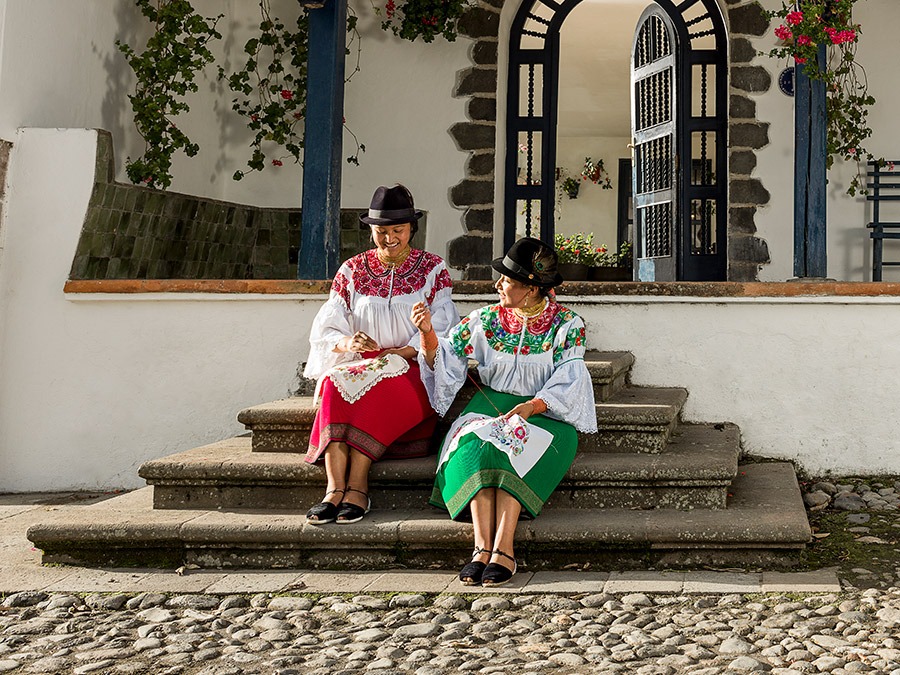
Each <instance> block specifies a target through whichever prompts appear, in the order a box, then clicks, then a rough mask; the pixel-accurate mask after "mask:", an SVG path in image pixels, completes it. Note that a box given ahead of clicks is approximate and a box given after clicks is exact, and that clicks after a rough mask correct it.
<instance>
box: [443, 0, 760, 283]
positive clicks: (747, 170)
mask: <svg viewBox="0 0 900 675" xmlns="http://www.w3.org/2000/svg"><path fill="white" fill-rule="evenodd" d="M725 2H726V4H727V5H728V9H727V10H726V11H727V14H728V23H729V31H730V33H731V35H730V38H731V66H730V73H729V75H730V78H729V79H730V83H731V95H730V100H729V125H728V142H729V148H730V158H729V160H730V167H729V170H730V172H731V175H730V176H729V182H730V185H729V188H730V191H731V194H729V204H730V205H731V206H730V207H729V209H728V213H729V223H728V231H729V249H728V258H729V260H728V278H729V280H733V281H753V280H756V278H757V274H758V270H759V267H760V265H762V264H765V263H767V262H768V261H769V254H768V247H767V246H766V242H765V241H763V240H761V239H759V238H757V237H755V236H753V235H754V234H755V233H756V225H755V223H754V220H753V219H754V215H755V213H756V209H757V208H758V207H759V206H762V205H764V204H767V203H768V201H769V192H768V190H767V189H766V187H765V185H764V184H763V182H762V180H760V179H759V178H758V177H753V176H752V172H753V171H754V169H755V167H756V153H755V150H757V149H759V148H762V147H764V146H766V145H768V143H769V125H768V124H767V123H761V122H760V121H759V120H758V119H757V117H756V102H755V100H754V99H753V98H752V96H751V94H752V95H758V94H761V93H764V92H766V91H768V90H769V89H770V88H771V86H772V77H771V75H770V73H769V70H768V69H767V68H766V67H765V65H766V64H765V62H764V61H763V59H764V58H765V57H764V56H760V55H758V54H757V52H756V50H755V48H754V47H753V44H752V42H751V41H750V40H749V39H748V36H749V37H759V36H761V35H764V34H765V33H766V31H767V30H768V28H769V19H768V16H767V15H766V13H765V10H763V8H762V6H761V5H760V4H759V2H758V1H757V0H749V1H748V0H725ZM502 6H503V0H479V1H478V2H476V5H475V7H474V8H473V9H471V10H470V11H469V12H467V13H466V16H465V17H464V18H463V20H461V21H460V33H461V34H463V35H466V36H468V37H471V38H473V44H472V47H471V48H470V50H469V59H470V61H471V63H472V67H470V68H466V69H464V70H462V71H460V72H459V74H458V76H457V83H456V87H455V88H454V94H455V95H456V96H465V97H468V98H469V100H468V102H467V104H466V114H467V121H465V122H459V123H457V124H454V125H453V126H452V127H451V128H450V130H449V131H450V135H451V137H452V138H453V140H454V141H455V142H456V145H457V147H458V148H459V149H460V150H465V151H469V152H470V155H469V159H468V161H467V162H466V166H465V175H464V176H463V178H462V180H461V181H460V182H459V183H457V184H456V185H455V186H453V188H451V190H450V201H451V204H453V206H455V207H456V208H460V209H463V210H464V211H465V213H464V215H463V224H464V226H465V229H466V234H464V235H462V236H461V237H458V238H456V239H454V240H452V241H451V242H450V243H449V244H448V255H447V262H448V264H449V265H450V266H451V267H453V268H455V269H459V270H462V273H463V279H473V280H474V279H487V278H490V269H491V268H490V259H491V256H492V250H493V221H494V206H495V205H494V203H493V190H494V180H495V176H494V166H495V156H494V151H495V147H496V137H497V133H498V129H497V127H496V125H495V122H496V119H497V105H498V101H497V99H496V96H497V83H498V78H499V77H505V76H506V74H505V73H498V71H497V54H498V50H499V43H498V30H499V26H500V14H499V10H500V8H501V7H502ZM482 200H486V201H482Z"/></svg>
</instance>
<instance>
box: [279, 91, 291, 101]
mask: <svg viewBox="0 0 900 675" xmlns="http://www.w3.org/2000/svg"><path fill="white" fill-rule="evenodd" d="M281 98H283V99H284V100H285V101H290V100H291V99H292V98H294V92H292V91H288V90H287V89H282V90H281Z"/></svg>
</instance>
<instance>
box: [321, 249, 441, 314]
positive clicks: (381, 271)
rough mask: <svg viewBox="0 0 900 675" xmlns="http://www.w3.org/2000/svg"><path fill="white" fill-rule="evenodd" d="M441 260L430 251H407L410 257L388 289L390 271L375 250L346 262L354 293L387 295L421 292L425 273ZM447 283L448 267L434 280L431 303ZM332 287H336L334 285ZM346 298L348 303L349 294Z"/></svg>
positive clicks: (426, 278) (395, 272)
mask: <svg viewBox="0 0 900 675" xmlns="http://www.w3.org/2000/svg"><path fill="white" fill-rule="evenodd" d="M442 262H443V261H442V260H441V259H440V258H439V257H438V256H436V255H434V254H433V253H428V252H426V251H421V250H419V249H413V250H412V251H410V254H409V257H408V258H407V259H406V260H404V261H403V264H402V265H400V267H399V268H397V270H396V271H394V273H393V277H394V280H393V290H392V289H391V271H390V270H389V269H387V268H385V266H384V265H382V264H381V261H380V260H379V259H378V255H377V254H376V253H375V249H370V250H368V251H365V252H364V253H360V254H359V255H355V256H353V257H352V258H350V260H348V261H347V262H346V266H347V267H348V268H349V269H350V278H351V279H352V280H353V288H354V291H355V292H356V293H358V294H359V295H368V296H376V297H379V298H387V297H390V296H393V297H397V296H398V295H412V294H413V293H417V292H419V291H421V290H422V288H424V286H425V282H426V281H427V280H428V275H429V274H430V273H431V272H432V270H434V268H435V267H437V266H438V265H440V264H441V263H442ZM339 277H340V275H338V276H337V277H335V284H337V281H338V278H339ZM450 285H451V281H450V275H449V274H448V273H447V270H441V272H440V273H438V275H437V278H436V279H435V281H434V288H432V289H431V290H430V292H429V297H428V301H429V302H431V300H433V299H434V295H435V294H436V293H437V291H439V290H440V289H442V288H447V287H449V286H450ZM332 290H335V289H334V287H332ZM342 297H343V296H342ZM346 301H347V302H348V306H349V294H348V296H347V298H346Z"/></svg>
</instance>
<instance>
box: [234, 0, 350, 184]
mask: <svg viewBox="0 0 900 675" xmlns="http://www.w3.org/2000/svg"><path fill="white" fill-rule="evenodd" d="M259 8H260V14H261V21H260V24H259V37H254V38H251V39H250V40H248V41H247V43H246V44H245V45H244V53H246V54H247V61H246V63H245V64H244V66H243V68H241V69H240V70H237V71H235V72H234V73H232V74H231V75H227V74H226V73H225V70H224V69H223V68H221V67H220V68H219V78H220V79H224V80H226V81H227V83H228V88H229V89H231V91H233V92H234V93H236V94H237V95H238V96H237V98H235V99H234V100H233V102H232V105H231V108H232V110H234V111H235V112H236V113H237V114H238V115H240V116H241V117H243V118H244V119H245V120H246V123H247V126H248V128H249V129H250V130H251V131H252V132H253V133H254V135H253V140H252V141H251V142H250V149H251V154H250V159H249V160H248V161H247V167H248V168H247V170H243V171H235V173H234V176H233V178H234V179H235V180H241V179H242V178H243V177H244V176H245V175H246V174H247V173H248V172H252V171H262V170H263V169H264V168H265V167H266V163H267V162H266V160H267V152H266V147H265V146H266V145H270V146H271V145H274V146H276V147H277V148H282V149H283V150H284V151H285V152H286V153H287V154H286V155H284V154H283V155H279V156H276V157H273V158H272V159H271V160H269V163H270V164H271V165H272V166H275V167H279V166H283V164H284V161H285V160H287V159H288V158H293V161H294V162H295V163H300V162H301V154H302V149H303V130H304V127H303V121H304V118H305V116H306V91H307V66H306V64H307V58H308V55H309V17H308V15H307V13H306V12H305V11H302V10H301V11H299V14H298V16H297V20H296V27H295V29H294V30H289V29H287V28H286V26H285V24H284V23H283V22H282V21H281V20H280V19H279V18H278V17H273V16H272V12H271V7H270V1H269V0H260V3H259ZM298 9H300V8H299V7H298ZM356 24H357V17H356V15H355V14H354V13H353V12H352V11H350V10H349V8H348V16H347V33H348V35H349V45H353V44H354V43H355V44H356V51H357V59H356V67H355V68H354V69H353V70H352V71H351V72H350V74H349V75H348V76H347V78H346V79H347V80H349V79H350V78H351V77H352V76H353V75H354V74H356V73H357V72H359V69H360V68H359V54H360V51H361V50H360V48H359V32H358V31H357V28H356ZM349 45H348V47H347V53H348V54H349V53H350V51H351V50H350V46H349ZM348 131H349V130H348ZM350 134H351V136H353V139H354V141H356V152H355V153H353V154H352V155H351V156H350V157H348V158H347V161H348V162H351V163H353V164H359V153H360V152H365V149H366V148H365V145H363V144H361V143H360V142H359V141H358V139H357V138H356V136H355V135H354V134H353V133H352V132H350Z"/></svg>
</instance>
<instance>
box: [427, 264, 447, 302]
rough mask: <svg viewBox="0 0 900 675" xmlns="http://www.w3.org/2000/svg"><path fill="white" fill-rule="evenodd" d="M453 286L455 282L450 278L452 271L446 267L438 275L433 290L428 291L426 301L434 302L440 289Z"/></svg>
mask: <svg viewBox="0 0 900 675" xmlns="http://www.w3.org/2000/svg"><path fill="white" fill-rule="evenodd" d="M452 286H453V282H452V281H451V280H450V273H449V272H448V271H447V270H446V268H445V269H442V270H441V271H440V272H438V275H437V277H436V278H435V280H434V286H432V287H431V290H430V291H428V297H427V298H426V299H425V301H426V302H427V303H428V304H429V305H430V304H431V303H433V302H434V297H435V296H436V295H437V293H438V291H440V290H443V289H445V288H451V287H452Z"/></svg>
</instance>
